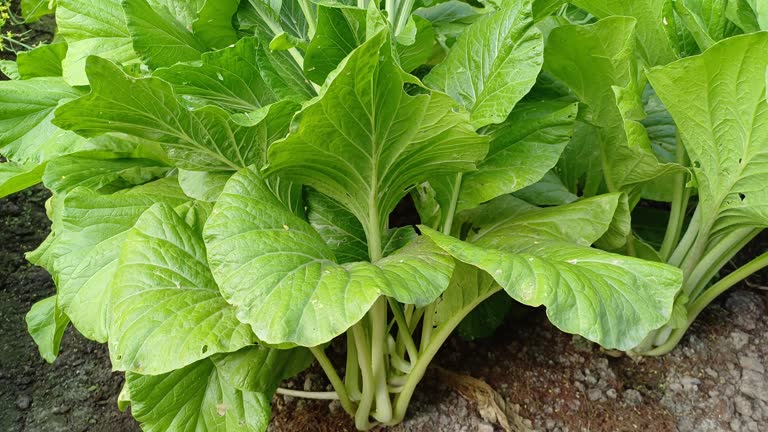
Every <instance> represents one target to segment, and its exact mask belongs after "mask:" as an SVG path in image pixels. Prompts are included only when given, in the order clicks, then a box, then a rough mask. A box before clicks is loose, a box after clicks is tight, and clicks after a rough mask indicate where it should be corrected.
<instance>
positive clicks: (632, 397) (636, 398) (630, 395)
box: [624, 389, 643, 406]
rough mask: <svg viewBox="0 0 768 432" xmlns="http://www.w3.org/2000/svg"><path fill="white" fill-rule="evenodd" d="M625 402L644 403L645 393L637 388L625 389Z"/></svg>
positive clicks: (635, 404) (630, 404)
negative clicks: (641, 392)
mask: <svg viewBox="0 0 768 432" xmlns="http://www.w3.org/2000/svg"><path fill="white" fill-rule="evenodd" d="M624 402H626V404H627V405H629V406H637V405H640V404H641V403H643V395H642V394H640V392H639V391H637V390H635V389H629V390H625V391H624Z"/></svg>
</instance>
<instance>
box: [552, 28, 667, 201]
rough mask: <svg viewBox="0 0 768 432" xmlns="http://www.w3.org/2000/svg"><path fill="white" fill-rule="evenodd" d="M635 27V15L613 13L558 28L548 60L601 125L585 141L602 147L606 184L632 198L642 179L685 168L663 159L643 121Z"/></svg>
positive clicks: (588, 117)
mask: <svg viewBox="0 0 768 432" xmlns="http://www.w3.org/2000/svg"><path fill="white" fill-rule="evenodd" d="M635 27H636V20H635V19H634V18H630V17H609V18H605V19H602V20H600V21H598V22H597V23H596V24H592V25H587V26H576V25H569V26H561V27H558V28H555V29H554V30H552V32H551V33H550V36H549V39H547V46H546V50H545V51H546V54H545V64H544V67H545V69H546V70H547V71H548V72H549V73H550V74H552V75H553V76H554V77H555V78H557V79H559V80H561V81H562V82H564V83H565V84H567V85H568V86H569V87H570V88H571V90H572V91H573V92H574V93H575V94H576V95H577V96H578V97H579V99H580V100H581V101H582V102H584V103H585V104H586V105H588V106H589V111H588V112H587V113H586V114H585V116H584V117H585V119H586V120H587V121H589V122H590V123H592V124H593V125H595V126H598V128H597V129H595V130H592V131H591V133H590V134H589V135H588V137H589V138H591V139H592V141H591V142H588V143H583V144H586V145H588V146H589V145H591V146H594V145H599V146H600V155H601V160H602V169H603V173H604V176H605V181H606V183H607V185H608V189H609V190H610V191H611V192H615V191H622V192H627V193H630V194H632V196H633V199H632V201H634V200H636V197H637V196H639V191H640V189H641V187H642V186H643V184H644V183H646V182H648V181H650V180H653V179H655V178H658V177H661V176H664V175H667V174H670V173H674V172H678V171H679V170H681V169H682V168H681V167H679V166H677V165H675V164H670V163H661V162H659V160H658V159H657V157H656V155H655V154H654V152H653V149H652V147H651V142H650V139H649V138H648V134H647V133H646V130H645V128H644V127H643V125H642V124H641V123H640V122H639V121H640V120H642V119H643V117H644V115H645V113H644V112H643V106H642V98H641V96H642V89H643V87H644V85H642V82H641V81H640V79H639V78H638V71H637V65H636V60H635V50H634V47H635V39H634V31H635ZM566 152H568V150H567V149H566ZM579 152H581V151H579ZM567 157H568V156H567ZM577 164H580V162H577ZM582 168H583V167H582ZM592 169H594V168H592ZM573 171H574V172H572V175H573V174H575V173H576V172H578V171H580V170H579V169H576V170H573ZM578 175H580V174H578ZM574 177H576V176H574Z"/></svg>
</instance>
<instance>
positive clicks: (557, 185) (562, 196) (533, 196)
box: [514, 171, 579, 206]
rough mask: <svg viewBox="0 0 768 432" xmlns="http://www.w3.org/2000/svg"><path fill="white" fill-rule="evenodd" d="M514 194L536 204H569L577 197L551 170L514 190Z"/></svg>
mask: <svg viewBox="0 0 768 432" xmlns="http://www.w3.org/2000/svg"><path fill="white" fill-rule="evenodd" d="M514 196H515V197H516V198H520V199H522V200H524V201H526V202H528V203H531V204H534V205H537V206H553V205H562V204H569V203H572V202H574V201H576V200H577V199H579V197H578V196H576V195H574V194H573V193H571V191H569V190H568V188H566V187H565V185H564V184H563V182H562V180H561V179H560V177H558V176H557V174H555V173H554V172H552V171H550V172H548V173H546V174H545V175H544V177H542V179H541V180H539V181H538V182H536V183H534V184H532V185H530V186H528V187H526V188H523V189H521V190H519V191H517V192H515V193H514Z"/></svg>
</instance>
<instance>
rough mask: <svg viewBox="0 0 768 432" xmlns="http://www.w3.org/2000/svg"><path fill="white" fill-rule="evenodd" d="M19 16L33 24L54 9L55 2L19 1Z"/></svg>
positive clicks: (45, 0)
mask: <svg viewBox="0 0 768 432" xmlns="http://www.w3.org/2000/svg"><path fill="white" fill-rule="evenodd" d="M20 6H21V16H22V17H23V18H24V21H26V22H28V23H32V22H35V21H37V20H39V19H40V18H41V17H43V16H45V15H50V14H52V13H53V12H54V10H55V9H56V2H53V1H51V0H21V4H20Z"/></svg>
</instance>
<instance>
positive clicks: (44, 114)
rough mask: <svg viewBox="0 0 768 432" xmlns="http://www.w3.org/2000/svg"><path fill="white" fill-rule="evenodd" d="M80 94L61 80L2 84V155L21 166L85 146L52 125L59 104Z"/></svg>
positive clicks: (0, 109) (0, 112)
mask: <svg viewBox="0 0 768 432" xmlns="http://www.w3.org/2000/svg"><path fill="white" fill-rule="evenodd" d="M81 94H82V91H80V90H77V89H74V88H72V87H70V86H69V85H68V84H67V83H66V82H64V81H63V80H62V79H61V78H33V79H28V80H14V81H2V82H0V154H2V155H3V156H5V157H7V158H8V159H10V160H12V161H14V162H18V163H21V164H26V163H42V162H45V161H47V160H50V159H52V158H54V157H56V156H60V155H63V154H66V153H68V152H70V151H71V150H72V149H73V148H75V147H77V146H78V145H80V144H82V141H83V140H82V139H81V138H80V137H78V136H77V135H75V134H73V133H71V132H67V131H64V130H61V129H59V128H58V127H56V126H54V125H53V124H52V123H51V119H52V118H53V111H54V110H55V109H56V107H57V106H58V105H59V103H61V102H62V101H64V100H67V99H71V98H76V97H78V96H80V95H81Z"/></svg>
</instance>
